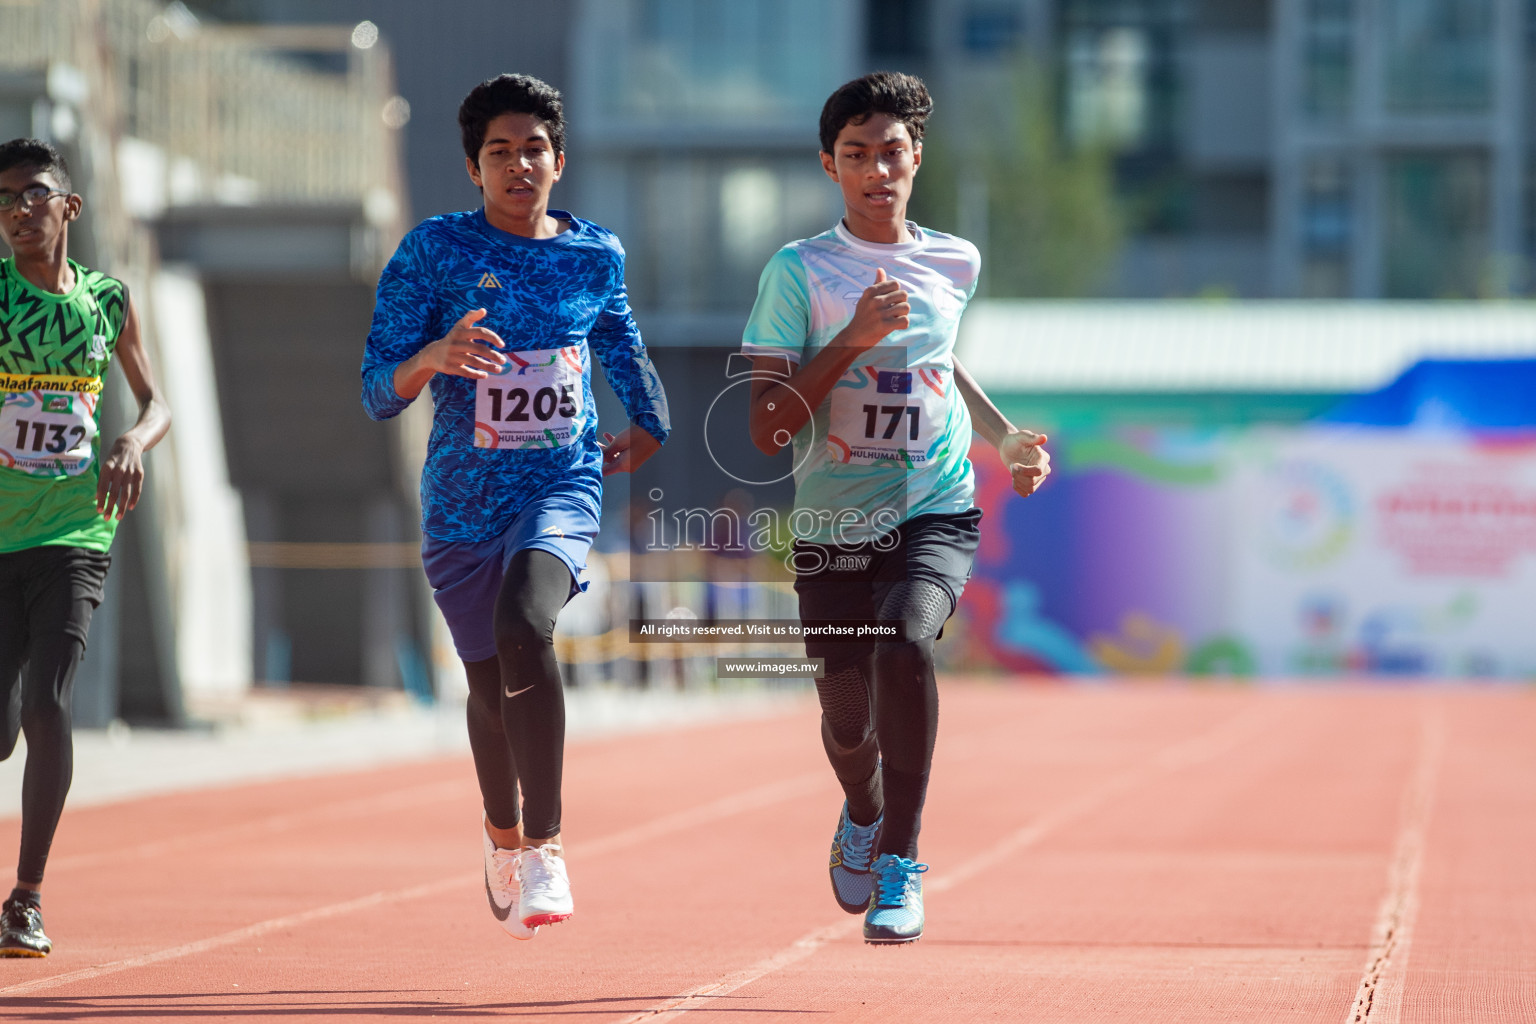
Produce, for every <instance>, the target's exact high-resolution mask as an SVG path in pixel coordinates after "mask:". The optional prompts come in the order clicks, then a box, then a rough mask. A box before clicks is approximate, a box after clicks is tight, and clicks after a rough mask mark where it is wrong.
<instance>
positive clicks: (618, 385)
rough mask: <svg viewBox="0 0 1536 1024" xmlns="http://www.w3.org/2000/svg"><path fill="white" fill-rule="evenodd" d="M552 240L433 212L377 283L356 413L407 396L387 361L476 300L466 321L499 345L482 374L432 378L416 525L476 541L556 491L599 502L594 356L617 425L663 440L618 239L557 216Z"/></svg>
mask: <svg viewBox="0 0 1536 1024" xmlns="http://www.w3.org/2000/svg"><path fill="white" fill-rule="evenodd" d="M549 215H550V216H552V217H555V218H557V219H560V220H564V221H567V222H569V224H570V228H569V229H568V230H566V231H562V232H561V233H560V234H558V235H556V236H555V237H554V238H547V239H534V238H524V237H522V236H520V235H514V234H510V233H508V232H505V231H502V230H500V229H498V228H495V227H493V226H491V224H490V223H489V222H488V221H487V220H486V219H485V211H484V210H473V211H469V212H466V213H450V214H445V215H443V216H440V217H433V218H431V219H429V220H426V221H423V222H422V223H421V224H419V225H417V227H416V228H415V229H414V230H413V231H411V233H410V234H408V235H406V236H405V238H404V240H402V241H401V243H400V247H399V248H398V249H396V250H395V255H394V257H393V258H392V259H390V261H389V265H388V266H386V267H385V268H384V273H383V274H382V275H381V276H380V278H379V289H378V299H377V302H376V304H375V306H374V311H373V327H372V329H371V330H370V331H369V332H368V343H367V347H366V349H365V350H364V353H363V407H364V408H365V409H366V410H367V412H368V415H369V416H371V417H373V418H374V419H376V420H382V419H388V418H389V417H391V416H395V415H398V414H399V413H400V411H401V410H402V409H404V408H405V407H406V406H407V405H409V404H410V403H409V402H408V401H407V400H406V399H404V398H401V397H400V395H399V393H398V392H397V391H395V384H394V375H395V368H396V367H398V366H399V365H400V364H401V363H402V362H404V361H405V360H407V359H409V358H410V357H411V356H413V355H415V354H416V353H417V352H419V351H421V349H422V348H424V347H426V346H427V345H428V344H430V343H431V342H434V341H436V340H438V339H439V338H441V337H443V336H444V335H446V334H447V333H448V331H449V330H450V329H451V328H452V327H453V325H454V324H455V323H456V322H458V320H459V319H460V318H462V317H463V316H464V314H465V313H468V312H470V311H471V310H475V309H479V308H481V307H484V308H485V310H486V316H485V317H484V319H482V320H481V321H480V322H479V325H478V326H480V327H484V328H486V329H487V330H490V331H493V332H495V333H496V334H497V335H498V336H499V337H500V338H501V339H502V341H504V342H506V345H507V347H506V348H505V349H495V350H492V351H499V352H501V354H503V355H505V356H508V357H509V359H508V361H507V364H506V366H505V367H504V368H503V370H502V372H501V373H499V374H493V375H492V376H491V377H490V378H488V379H487V380H484V381H475V380H471V379H469V378H467V377H455V376H452V375H449V374H444V373H439V374H436V375H434V376H433V377H432V380H431V383H430V384H429V387H430V389H431V392H432V403H433V406H434V409H435V412H434V413H433V417H432V434H431V437H430V439H429V440H428V443H427V459H426V464H425V466H424V467H423V469H422V474H421V528H422V530H423V531H424V532H425V533H427V534H428V535H429V536H432V537H436V538H438V539H439V540H448V541H463V542H470V543H472V542H476V541H482V540H485V539H487V538H489V537H493V536H496V535H497V534H499V533H501V532H502V531H503V530H505V529H506V528H507V526H508V525H509V524H510V523H511V522H512V520H513V519H514V518H516V516H517V514H518V513H519V512H520V511H521V510H522V509H523V507H524V505H526V504H527V503H528V502H529V501H530V500H532V499H534V498H537V497H540V496H542V495H545V494H549V493H552V492H554V491H559V492H561V493H564V494H568V495H572V496H575V497H578V498H579V499H581V500H585V501H586V502H588V503H590V505H591V507H592V510H593V514H594V515H596V514H597V513H598V512H599V511H600V509H601V506H602V450H601V449H600V448H598V446H597V436H598V435H597V412H596V409H595V408H594V407H593V403H592V353H594V352H595V353H596V354H597V358H598V361H599V362H600V363H602V366H603V372H604V373H605V374H606V375H607V377H608V382H609V383H610V384H611V385H612V386H613V390H614V393H615V394H617V395H618V397H619V400H620V401H621V402H623V403H624V410H625V412H627V413H628V414H629V418H630V420H631V421H632V422H633V423H635V424H636V425H637V426H639V427H641V428H642V429H644V430H645V431H646V432H648V433H649V434H651V436H653V437H655V438H656V439H657V440H658V441H665V440H666V439H667V433H668V432H669V430H670V429H671V423H670V419H669V417H668V413H667V399H666V395H665V394H664V393H663V391H662V387H661V379H660V377H658V376H657V374H656V368H655V366H654V365H652V363H651V359H650V356H648V355H647V354H646V351H645V345H644V343H643V342H642V341H641V340H640V331H639V329H638V328H637V327H636V326H635V321H634V317H633V316H631V314H630V309H629V297H628V293H627V292H626V291H625V288H624V247H623V246H622V245H620V244H619V240H618V238H617V237H616V236H615V235H614V234H613V233H612V232H610V231H607V230H605V229H604V228H600V227H598V226H597V225H596V224H593V223H591V222H590V221H585V220H581V219H579V218H577V217H572V216H571V215H570V214H568V213H565V212H563V211H560V210H550V211H549Z"/></svg>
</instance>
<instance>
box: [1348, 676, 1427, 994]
mask: <svg viewBox="0 0 1536 1024" xmlns="http://www.w3.org/2000/svg"><path fill="white" fill-rule="evenodd" d="M1444 750H1445V719H1444V715H1443V713H1442V710H1441V707H1440V704H1439V702H1438V701H1434V700H1433V699H1431V698H1428V697H1426V698H1425V700H1424V706H1423V714H1422V716H1421V718H1420V722H1419V744H1418V752H1417V755H1416V758H1415V761H1416V763H1415V765H1414V770H1413V772H1412V774H1411V775H1409V777H1408V782H1407V784H1406V785H1405V786H1404V787H1403V796H1402V804H1401V807H1402V810H1401V813H1400V815H1399V819H1398V820H1399V822H1400V824H1399V825H1398V831H1397V842H1396V844H1395V845H1394V847H1393V851H1392V860H1391V861H1390V862H1389V864H1388V866H1387V892H1386V895H1385V896H1384V897H1382V901H1381V908H1380V909H1379V910H1378V911H1377V913H1376V922H1375V924H1374V926H1373V927H1372V929H1371V951H1370V955H1369V956H1368V957H1367V958H1366V962H1365V971H1364V973H1363V974H1362V975H1361V977H1360V987H1359V988H1358V989H1356V991H1355V1001H1354V1004H1353V1005H1352V1006H1350V1008H1349V1015H1348V1016H1347V1017H1345V1018H1344V1020H1345V1024H1397V1022H1398V1021H1399V1020H1400V1019H1401V1017H1402V1012H1403V983H1404V981H1405V980H1406V979H1407V970H1408V953H1409V950H1410V948H1411V947H1412V943H1413V925H1414V921H1415V919H1416V918H1417V917H1418V912H1419V879H1420V877H1421V876H1422V875H1423V872H1424V845H1425V841H1426V837H1427V836H1428V833H1429V817H1430V812H1431V811H1432V810H1433V808H1434V801H1435V789H1436V783H1437V782H1438V780H1439V776H1440V761H1441V757H1442V755H1443V753H1444Z"/></svg>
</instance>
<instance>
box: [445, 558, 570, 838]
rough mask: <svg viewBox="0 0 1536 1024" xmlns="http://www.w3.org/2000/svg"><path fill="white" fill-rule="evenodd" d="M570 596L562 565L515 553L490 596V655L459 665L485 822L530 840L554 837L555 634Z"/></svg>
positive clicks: (557, 745)
mask: <svg viewBox="0 0 1536 1024" xmlns="http://www.w3.org/2000/svg"><path fill="white" fill-rule="evenodd" d="M570 594H571V570H570V569H569V568H568V567H567V566H566V564H565V563H564V562H563V561H561V560H560V559H559V558H556V557H555V556H554V555H552V554H550V553H549V552H547V551H541V550H539V549H537V548H530V549H525V550H523V551H519V552H517V554H515V555H513V556H512V561H511V563H510V564H508V566H507V572H506V575H505V576H504V577H503V578H502V583H501V592H500V594H499V595H498V596H497V598H496V613H495V628H496V657H494V658H487V659H485V660H484V661H476V662H465V664H464V668H465V670H466V671H467V672H468V674H469V707H468V718H469V745H470V749H471V751H472V752H473V753H474V757H475V774H476V775H477V776H478V778H479V780H480V793H481V796H482V798H483V799H484V801H485V815H486V818H487V819H489V821H490V823H491V824H492V825H494V826H496V827H497V828H511V827H513V826H514V825H516V824H518V822H519V821H521V822H522V826H523V835H524V836H526V837H529V838H531V839H548V838H549V837H551V836H555V835H558V834H559V833H560V782H561V774H562V772H563V770H564V759H565V693H564V691H563V690H562V689H561V685H560V666H559V665H558V664H557V663H556V661H555V646H554V635H555V617H556V616H557V615H558V614H559V612H560V609H561V608H563V607H564V606H565V602H566V601H567V600H568V599H569V598H570ZM519 786H521V790H522V801H523V804H522V807H521V809H519V807H518V790H519Z"/></svg>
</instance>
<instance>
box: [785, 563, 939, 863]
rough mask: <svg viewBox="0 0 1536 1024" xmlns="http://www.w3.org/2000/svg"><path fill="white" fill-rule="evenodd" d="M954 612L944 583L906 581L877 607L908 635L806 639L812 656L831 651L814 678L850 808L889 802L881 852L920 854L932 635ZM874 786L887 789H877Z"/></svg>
mask: <svg viewBox="0 0 1536 1024" xmlns="http://www.w3.org/2000/svg"><path fill="white" fill-rule="evenodd" d="M802 607H803V606H802ZM950 611H951V607H950V598H949V594H948V593H947V592H946V591H945V590H944V589H943V588H942V587H940V586H938V585H937V584H935V583H931V582H929V581H927V580H921V579H918V580H907V581H904V582H901V583H897V584H895V585H894V586H892V587H891V588H890V590H889V591H888V592H887V593H886V594H885V595H884V598H883V600H882V602H881V604H880V608H879V614H878V618H879V619H881V620H884V621H893V620H900V621H901V622H902V623H903V625H904V628H905V633H904V637H905V639H903V640H900V641H890V642H881V643H876V644H873V645H869V644H842V643H817V644H815V645H812V644H807V645H806V646H807V654H809V655H810V656H811V657H824V658H826V674H825V676H824V677H823V678H822V679H821V680H818V682H817V684H816V693H817V696H818V698H819V699H820V701H821V708H822V722H823V726H822V733H823V739H824V741H825V742H826V747H827V754H828V757H829V759H830V760H831V761H832V767H833V770H834V771H835V772H836V773H837V776H838V780H839V781H840V782H841V783H842V784H843V789H844V792H845V794H846V795H847V796H848V800H849V810H850V812H851V813H854V814H855V820H856V821H857V820H859V816H858V814H857V810H858V808H857V806H856V805H858V804H860V803H863V802H866V801H868V800H869V799H870V798H871V796H873V798H874V799H875V800H877V801H880V802H883V809H884V815H885V820H884V822H883V824H882V826H881V830H880V842H879V847H878V852H880V853H894V854H897V855H898V856H902V857H916V856H917V835H918V832H919V830H920V829H921V827H922V810H923V802H924V799H925V798H926V794H927V789H928V771H929V768H930V767H931V765H932V763H933V747H934V740H935V737H936V736H937V735H938V728H939V690H938V683H937V681H936V679H935V677H934V671H933V642H934V639H935V637H937V635H938V632H939V629H940V627H942V626H943V625H944V620H945V619H947V618H948V617H949V613H950ZM813 617H814V616H813ZM871 675H872V676H873V684H874V685H873V687H871V686H870V683H869V680H870V677H871ZM871 689H872V690H873V698H874V699H873V702H871V699H870V697H871ZM871 703H872V704H873V707H871ZM871 727H873V738H874V740H875V741H876V742H875V743H873V744H871V743H870V742H869V739H870V738H871ZM877 754H878V757H879V758H880V761H881V765H882V767H881V771H880V782H879V785H878V787H871V786H870V785H869V778H870V775H871V773H873V770H874V765H875V757H876V756H877ZM860 780H863V782H862V783H861V781H860ZM875 789H878V790H879V791H881V792H880V793H878V794H876V793H875V792H874V790H875Z"/></svg>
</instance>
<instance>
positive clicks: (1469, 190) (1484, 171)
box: [1382, 151, 1490, 299]
mask: <svg viewBox="0 0 1536 1024" xmlns="http://www.w3.org/2000/svg"><path fill="white" fill-rule="evenodd" d="M1382 192H1383V199H1384V204H1383V206H1384V209H1383V214H1384V216H1383V238H1382V265H1383V267H1384V268H1385V271H1386V280H1385V282H1384V285H1385V288H1384V291H1385V293H1386V296H1387V297H1388V298H1394V299H1440V298H1471V297H1474V296H1478V295H1482V294H1484V292H1485V291H1486V287H1485V286H1486V285H1487V283H1488V282H1487V280H1486V278H1487V272H1488V270H1489V267H1490V260H1489V242H1490V239H1489V231H1488V227H1489V200H1490V196H1489V168H1488V157H1487V154H1486V153H1483V152H1472V151H1468V152H1460V153H1404V154H1400V155H1397V156H1393V157H1389V158H1388V159H1387V160H1386V162H1385V164H1384V166H1383V182H1382Z"/></svg>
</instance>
